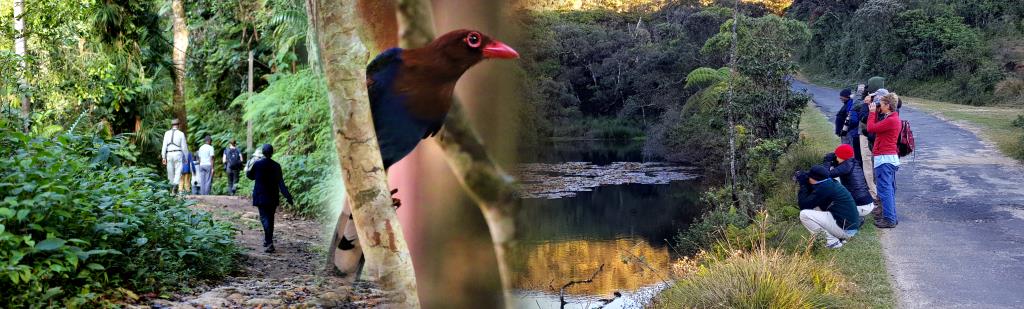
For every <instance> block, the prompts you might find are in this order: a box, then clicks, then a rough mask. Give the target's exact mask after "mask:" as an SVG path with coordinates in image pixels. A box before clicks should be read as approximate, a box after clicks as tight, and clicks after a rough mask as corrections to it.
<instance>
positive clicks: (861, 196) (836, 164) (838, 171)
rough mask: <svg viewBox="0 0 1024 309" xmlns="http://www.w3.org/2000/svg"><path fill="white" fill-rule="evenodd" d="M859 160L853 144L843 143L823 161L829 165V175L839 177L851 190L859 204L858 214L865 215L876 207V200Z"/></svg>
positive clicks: (847, 189)
mask: <svg viewBox="0 0 1024 309" xmlns="http://www.w3.org/2000/svg"><path fill="white" fill-rule="evenodd" d="M859 160H860V159H858V158H857V156H856V155H855V154H854V148H853V146H850V145H849V144H842V145H839V147H836V150H835V152H832V153H829V154H826V155H825V159H824V161H823V162H822V163H824V164H825V166H828V167H829V171H828V177H829V178H839V182H840V183H842V184H843V187H845V188H846V191H849V192H850V195H851V196H853V202H854V204H856V205H857V214H859V215H860V216H861V217H863V216H867V215H868V214H869V213H871V211H872V210H874V209H875V200H874V199H873V198H871V193H870V192H868V183H867V181H866V180H865V179H864V168H863V167H861V164H860V162H859Z"/></svg>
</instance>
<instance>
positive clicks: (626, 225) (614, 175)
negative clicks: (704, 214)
mask: <svg viewBox="0 0 1024 309" xmlns="http://www.w3.org/2000/svg"><path fill="white" fill-rule="evenodd" d="M641 147H642V142H635V141H609V140H602V141H560V142H551V143H550V144H547V145H543V146H542V148H543V149H532V150H526V151H524V153H527V154H530V155H533V156H534V157H532V158H529V160H527V161H526V162H536V163H537V164H533V165H532V166H531V165H530V164H526V166H528V167H527V168H525V169H526V171H523V169H521V170H520V174H523V173H531V174H530V175H527V176H522V178H524V181H525V182H528V183H527V186H529V182H532V183H534V185H538V184H539V185H538V186H544V187H551V186H562V187H564V188H563V189H555V190H553V191H554V192H556V193H555V194H539V195H533V196H529V197H530V198H526V199H525V200H524V205H523V208H522V209H521V210H520V212H519V213H518V214H517V219H518V220H517V221H518V223H519V227H518V230H517V231H518V233H519V234H518V245H517V246H516V247H515V248H514V249H513V250H512V252H510V253H511V254H510V255H509V256H510V262H511V264H512V267H513V270H514V272H515V276H514V282H513V284H514V285H515V287H516V288H517V293H516V295H517V298H518V301H519V302H518V307H520V308H558V307H559V305H560V301H559V290H560V289H561V287H562V286H563V285H565V284H566V283H568V282H570V281H574V280H586V279H589V278H590V277H591V276H593V275H594V273H595V271H596V270H597V269H598V268H600V267H601V265H604V267H603V270H602V271H601V272H599V273H597V275H596V276H594V279H593V282H591V283H581V284H577V285H573V286H572V287H570V288H568V289H566V293H565V294H566V302H567V303H568V304H567V305H566V308H595V307H598V306H600V305H602V303H603V302H602V300H603V299H604V300H607V299H612V298H615V296H614V293H616V292H618V293H620V294H621V295H622V296H621V297H618V298H616V299H614V300H613V301H612V302H610V303H608V305H607V306H606V307H605V308H632V307H640V306H642V305H643V304H644V303H647V302H648V301H649V300H650V298H651V297H653V296H654V295H655V294H657V292H658V291H660V290H661V289H662V288H664V286H665V285H667V284H668V283H669V279H668V268H669V265H670V263H671V261H672V258H673V254H672V253H671V252H672V249H671V247H670V243H669V242H670V241H671V239H672V238H673V237H674V235H675V234H676V232H677V231H679V230H680V229H682V228H685V227H686V225H687V224H689V223H690V222H691V221H692V218H693V217H694V216H696V215H698V213H699V210H698V209H696V207H693V206H694V205H696V202H697V199H698V198H699V196H698V193H699V192H700V189H701V186H700V182H699V179H698V177H697V175H696V173H695V171H693V170H692V169H688V168H686V167H682V166H675V165H672V164H667V163H663V162H659V159H658V158H651V157H644V156H643V155H642V151H641V149H642V148H641ZM582 162H589V164H586V163H582ZM623 162H626V163H623ZM580 184H585V185H580ZM547 189H552V188H538V189H537V190H547Z"/></svg>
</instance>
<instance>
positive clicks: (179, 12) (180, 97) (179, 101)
mask: <svg viewBox="0 0 1024 309" xmlns="http://www.w3.org/2000/svg"><path fill="white" fill-rule="evenodd" d="M183 2H184V0H171V11H172V30H171V31H172V32H173V33H174V44H173V45H174V49H173V50H171V61H172V62H173V64H174V95H173V97H172V101H173V103H174V116H175V117H176V118H178V122H179V124H178V128H179V129H180V130H181V132H184V133H185V134H188V117H187V112H186V111H185V72H186V71H185V61H186V59H185V57H186V55H187V52H188V24H187V22H186V20H185V5H184V3H183Z"/></svg>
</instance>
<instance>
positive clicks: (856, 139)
mask: <svg viewBox="0 0 1024 309" xmlns="http://www.w3.org/2000/svg"><path fill="white" fill-rule="evenodd" d="M864 87H865V86H864V85H858V87H857V93H858V94H860V93H863V92H864ZM853 97H854V96H853V91H850V90H849V89H843V91H841V92H839V101H841V102H843V107H842V108H841V109H840V110H839V112H838V113H836V135H838V136H839V139H840V141H841V142H842V143H843V144H850V146H851V147H853V155H854V157H856V158H857V161H856V162H857V163H858V164H860V155H861V154H860V130H859V128H860V115H859V114H858V113H857V107H858V105H859V104H861V101H860V99H862V98H863V96H860V95H858V96H857V98H858V99H854V98H853Z"/></svg>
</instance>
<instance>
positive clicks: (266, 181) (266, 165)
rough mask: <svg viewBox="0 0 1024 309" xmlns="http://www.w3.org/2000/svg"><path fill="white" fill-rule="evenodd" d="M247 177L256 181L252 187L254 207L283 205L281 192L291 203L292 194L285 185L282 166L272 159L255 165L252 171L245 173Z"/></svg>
mask: <svg viewBox="0 0 1024 309" xmlns="http://www.w3.org/2000/svg"><path fill="white" fill-rule="evenodd" d="M245 177H247V178H249V179H252V180H254V181H253V187H252V205H253V206H274V207H276V206H277V205H279V204H280V203H281V201H280V200H281V197H280V195H278V192H279V191H280V193H281V194H284V197H285V198H286V199H288V202H289V203H291V200H292V194H291V193H288V188H287V187H285V185H284V176H283V174H282V173H281V165H280V164H277V162H274V160H272V159H270V158H263V159H262V160H259V161H256V163H253V165H252V169H250V170H249V171H248V172H246V173H245Z"/></svg>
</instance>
